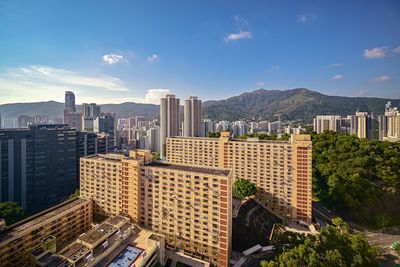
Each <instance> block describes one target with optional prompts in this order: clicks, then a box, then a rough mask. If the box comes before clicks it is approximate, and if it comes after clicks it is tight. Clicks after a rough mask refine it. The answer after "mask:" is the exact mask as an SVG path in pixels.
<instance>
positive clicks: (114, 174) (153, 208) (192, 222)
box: [81, 150, 232, 266]
mask: <svg viewBox="0 0 400 267" xmlns="http://www.w3.org/2000/svg"><path fill="white" fill-rule="evenodd" d="M109 157H111V159H109ZM150 158H151V154H150V151H147V150H137V151H131V154H130V157H124V156H117V155H96V156H89V157H86V158H82V159H81V177H82V179H81V197H84V198H90V199H93V200H94V202H95V203H96V204H95V206H96V208H95V211H96V212H100V213H105V214H107V213H108V214H116V213H120V212H122V213H124V214H128V215H129V216H130V217H131V218H132V219H133V220H134V221H136V222H137V223H139V224H140V225H143V226H145V227H148V228H150V229H152V230H153V231H155V232H158V233H162V234H163V235H164V236H165V241H166V244H167V248H170V249H176V250H181V251H183V252H184V253H185V254H186V255H189V256H192V257H195V258H199V259H202V260H205V261H208V262H210V263H212V264H213V265H216V266H228V260H229V256H230V251H231V234H232V214H231V212H232V185H231V181H232V175H231V171H230V170H227V169H223V168H215V167H198V166H197V167H196V166H195V167H193V166H188V165H180V164H171V163H165V162H164V163H163V162H156V161H151V160H150ZM102 171H104V172H106V174H102V173H101V172H102ZM114 183H115V184H114ZM107 184H110V185H112V188H111V189H108V188H107V186H106V185H107ZM103 185H104V186H103ZM103 198H106V199H114V203H113V204H110V203H107V202H108V200H106V201H102V200H103Z"/></svg>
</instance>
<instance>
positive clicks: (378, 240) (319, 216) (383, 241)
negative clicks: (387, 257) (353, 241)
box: [312, 202, 400, 248]
mask: <svg viewBox="0 0 400 267" xmlns="http://www.w3.org/2000/svg"><path fill="white" fill-rule="evenodd" d="M312 210H313V216H314V217H315V219H316V220H317V221H319V222H322V223H327V224H331V223H332V218H333V217H334V213H333V212H332V211H330V210H329V209H327V208H326V207H324V206H322V205H321V204H320V203H317V202H313V205H312ZM346 223H347V224H348V225H349V226H350V227H351V228H353V229H355V230H357V231H359V232H361V233H363V234H364V236H365V237H366V238H367V240H368V242H369V243H370V244H373V245H378V246H380V247H382V248H388V247H390V245H391V244H392V243H393V242H395V241H400V231H392V233H389V232H391V231H390V229H388V230H387V231H384V232H385V233H381V232H379V231H373V230H369V229H365V228H363V227H361V226H359V225H357V224H355V223H353V222H350V221H346ZM392 229H394V228H392Z"/></svg>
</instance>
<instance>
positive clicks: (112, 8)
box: [0, 0, 400, 103]
mask: <svg viewBox="0 0 400 267" xmlns="http://www.w3.org/2000/svg"><path fill="white" fill-rule="evenodd" d="M260 87H263V88H265V89H291V88H298V87H306V88H310V89H313V90H316V91H319V92H322V93H325V94H330V95H347V96H379V97H388V98H400V1H396V0H394V1H382V0H381V1H364V0H363V1H361V0H359V1H191V0H185V1H184V0H181V1H140V2H139V1H101V0H96V1H82V0H68V1H66V0H65V1H61V0H60V1H50V0H49V1H44V0H43V1H42V0H38V1H18V0H0V103H8V102H30V101H40V100H57V101H63V97H64V91H65V90H73V91H74V92H75V93H76V98H77V102H78V103H82V102H89V101H90V102H98V103H111V102H113V103H118V102H126V101H136V102H145V103H151V102H154V103H157V102H158V99H159V96H160V95H163V94H165V93H166V92H171V91H172V92H173V93H175V94H176V95H177V96H178V97H180V98H181V99H184V98H186V97H187V96H189V95H197V96H199V97H200V98H201V99H203V100H209V99H222V98H226V97H229V96H233V95H237V94H240V93H242V92H245V91H252V90H255V89H257V88H260Z"/></svg>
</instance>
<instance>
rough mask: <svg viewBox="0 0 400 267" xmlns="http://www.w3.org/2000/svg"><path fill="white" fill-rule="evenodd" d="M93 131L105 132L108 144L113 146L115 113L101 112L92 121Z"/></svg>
mask: <svg viewBox="0 0 400 267" xmlns="http://www.w3.org/2000/svg"><path fill="white" fill-rule="evenodd" d="M93 132H95V133H106V134H108V135H109V146H110V148H111V149H113V148H114V147H115V115H114V114H111V113H107V114H102V115H100V116H98V117H96V118H95V119H94V121H93Z"/></svg>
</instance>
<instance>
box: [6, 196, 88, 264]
mask: <svg viewBox="0 0 400 267" xmlns="http://www.w3.org/2000/svg"><path fill="white" fill-rule="evenodd" d="M92 221H93V211H92V203H91V201H90V200H84V199H73V200H69V201H66V202H64V203H62V204H59V205H56V206H54V207H52V208H50V209H48V210H45V211H43V212H41V213H39V214H37V215H35V216H32V217H29V218H27V219H25V220H22V221H20V222H18V223H16V224H14V225H11V226H9V227H7V228H6V229H5V231H3V232H0V266H27V265H28V264H29V254H30V253H31V252H32V251H33V250H34V249H35V248H40V245H41V243H42V242H43V241H44V240H45V239H46V238H47V237H49V236H50V237H55V238H56V247H57V249H60V248H63V247H65V246H66V245H68V244H69V243H70V242H72V241H73V240H74V239H76V238H77V237H78V236H79V235H80V234H82V233H83V232H85V231H86V230H88V229H89V228H90V224H91V223H92Z"/></svg>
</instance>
